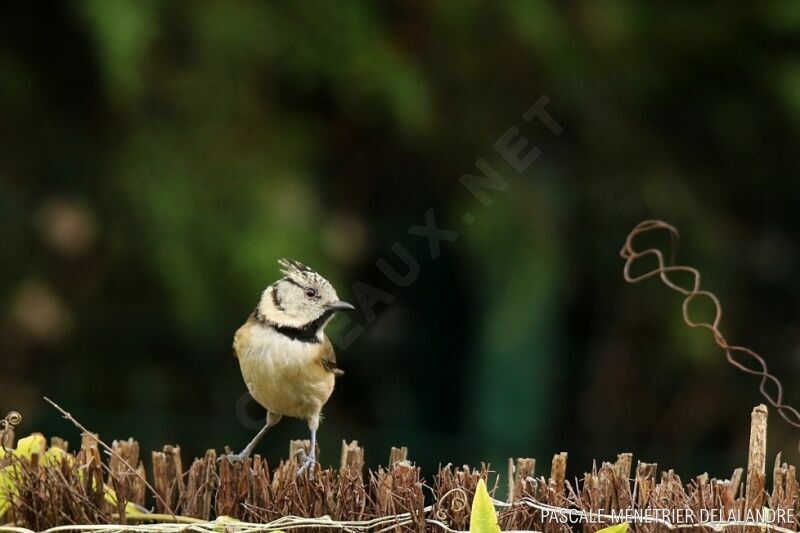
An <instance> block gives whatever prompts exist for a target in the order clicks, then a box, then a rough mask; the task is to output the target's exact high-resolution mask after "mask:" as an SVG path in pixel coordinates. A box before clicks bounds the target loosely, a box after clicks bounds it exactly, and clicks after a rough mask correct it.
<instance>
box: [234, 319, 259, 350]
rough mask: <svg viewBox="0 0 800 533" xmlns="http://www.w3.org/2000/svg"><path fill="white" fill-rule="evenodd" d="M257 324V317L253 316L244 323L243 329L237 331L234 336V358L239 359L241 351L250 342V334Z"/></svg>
mask: <svg viewBox="0 0 800 533" xmlns="http://www.w3.org/2000/svg"><path fill="white" fill-rule="evenodd" d="M254 323H255V317H254V316H253V315H251V316H250V318H248V319H247V322H245V323H244V325H243V326H242V327H240V328H239V329H237V330H236V333H235V334H234V335H233V356H234V357H235V358H237V359H238V358H239V351H240V350H242V349H244V347H245V346H246V345H247V344H248V343H249V342H250V334H251V328H252V327H253V324H254Z"/></svg>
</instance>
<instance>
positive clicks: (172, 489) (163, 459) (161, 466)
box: [153, 446, 185, 513]
mask: <svg viewBox="0 0 800 533" xmlns="http://www.w3.org/2000/svg"><path fill="white" fill-rule="evenodd" d="M153 481H154V483H153V485H154V486H155V489H156V491H157V492H158V494H159V495H160V496H161V498H162V499H163V501H164V502H165V504H166V506H165V508H164V509H161V508H159V512H160V513H166V512H167V510H168V509H175V508H176V504H177V503H178V501H180V499H181V496H183V493H184V490H185V486H184V481H183V464H182V463H181V447H180V446H164V451H163V452H153ZM156 504H157V507H158V506H159V505H162V504H161V502H156Z"/></svg>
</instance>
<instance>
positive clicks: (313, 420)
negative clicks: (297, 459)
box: [297, 414, 319, 477]
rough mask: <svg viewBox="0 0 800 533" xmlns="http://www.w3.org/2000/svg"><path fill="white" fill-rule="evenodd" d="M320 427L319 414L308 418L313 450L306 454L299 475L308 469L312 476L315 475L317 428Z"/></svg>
mask: <svg viewBox="0 0 800 533" xmlns="http://www.w3.org/2000/svg"><path fill="white" fill-rule="evenodd" d="M318 427H319V414H316V415H314V416H312V417H310V418H309V419H308V429H310V430H311V452H310V453H309V454H308V455H305V454H304V455H305V458H304V460H303V464H302V465H301V466H300V469H299V470H298V471H297V475H298V476H299V475H300V474H302V473H303V472H305V471H306V470H308V471H309V473H310V474H311V477H314V466H316V464H317V428H318Z"/></svg>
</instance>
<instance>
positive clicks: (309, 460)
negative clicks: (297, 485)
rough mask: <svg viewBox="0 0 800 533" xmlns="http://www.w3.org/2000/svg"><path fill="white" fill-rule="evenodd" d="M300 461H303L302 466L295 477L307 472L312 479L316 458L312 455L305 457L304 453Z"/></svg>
mask: <svg viewBox="0 0 800 533" xmlns="http://www.w3.org/2000/svg"><path fill="white" fill-rule="evenodd" d="M301 460H302V461H303V464H302V465H301V466H300V468H299V469H298V470H297V475H298V476H300V475H302V474H303V472H305V471H306V470H308V473H309V474H310V475H311V477H312V478H313V477H314V469H315V467H316V466H317V458H316V457H315V456H314V454H313V453H312V454H311V455H306V454H305V452H303V454H302V456H301Z"/></svg>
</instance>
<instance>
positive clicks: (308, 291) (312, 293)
mask: <svg viewBox="0 0 800 533" xmlns="http://www.w3.org/2000/svg"><path fill="white" fill-rule="evenodd" d="M316 295H317V290H316V289H312V288H308V289H306V296H308V297H309V298H313V297H314V296H316Z"/></svg>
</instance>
